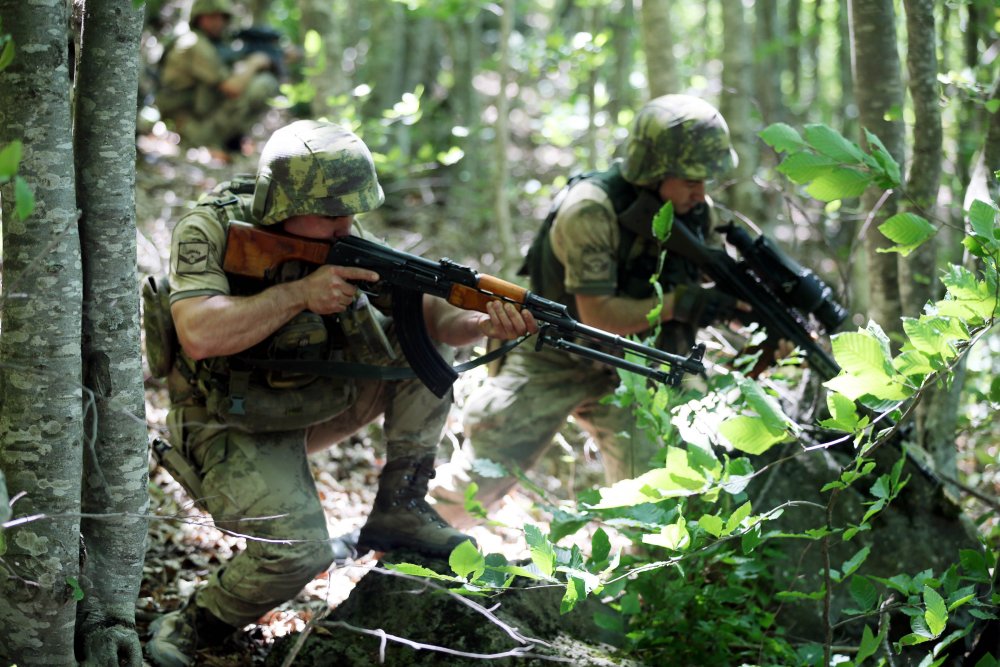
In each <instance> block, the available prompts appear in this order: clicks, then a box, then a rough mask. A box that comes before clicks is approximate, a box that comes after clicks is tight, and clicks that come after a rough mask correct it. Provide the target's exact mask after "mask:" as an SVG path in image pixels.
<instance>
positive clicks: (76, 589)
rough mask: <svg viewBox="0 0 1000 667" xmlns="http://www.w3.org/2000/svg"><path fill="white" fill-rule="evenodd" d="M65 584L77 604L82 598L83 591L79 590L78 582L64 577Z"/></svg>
mask: <svg viewBox="0 0 1000 667" xmlns="http://www.w3.org/2000/svg"><path fill="white" fill-rule="evenodd" d="M66 583H67V584H68V585H69V587H70V589H71V590H72V595H73V599H74V600H76V601H77V602H79V601H80V600H82V599H83V598H84V595H83V589H82V588H80V582H79V581H78V580H77V578H76V577H66Z"/></svg>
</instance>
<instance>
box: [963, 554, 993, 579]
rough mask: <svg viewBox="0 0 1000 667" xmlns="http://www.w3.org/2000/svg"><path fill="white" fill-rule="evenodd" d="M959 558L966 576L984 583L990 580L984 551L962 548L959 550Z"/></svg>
mask: <svg viewBox="0 0 1000 667" xmlns="http://www.w3.org/2000/svg"><path fill="white" fill-rule="evenodd" d="M958 559H959V562H960V563H961V564H962V571H963V572H964V573H965V576H966V577H968V578H969V579H971V580H972V581H978V582H982V583H988V582H989V581H990V572H989V570H988V569H987V568H986V560H985V559H984V558H983V554H982V553H980V552H979V551H974V550H973V549H962V550H960V551H959V552H958Z"/></svg>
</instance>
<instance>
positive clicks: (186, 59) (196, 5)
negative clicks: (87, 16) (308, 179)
mask: <svg viewBox="0 0 1000 667" xmlns="http://www.w3.org/2000/svg"><path fill="white" fill-rule="evenodd" d="M232 16H233V6H232V3H231V1H230V0H193V2H192V3H191V11H190V18H189V20H188V29H187V30H186V31H183V32H181V33H180V34H179V35H177V36H176V37H174V38H173V39H172V40H171V41H170V42H169V43H168V45H167V47H166V48H165V51H164V54H163V56H162V60H161V66H160V73H159V79H160V82H159V89H158V91H157V93H156V106H157V108H158V109H159V111H160V115H161V116H162V117H163V118H164V119H167V120H170V121H173V124H174V129H176V130H177V132H178V133H179V134H180V136H181V140H182V141H183V142H184V143H185V144H186V145H189V146H206V147H208V148H209V149H212V151H213V154H214V155H216V157H219V158H222V159H226V157H227V154H226V151H229V152H238V151H240V149H241V144H242V141H243V138H244V137H245V136H247V135H248V134H249V132H250V129H251V128H252V127H253V124H254V123H255V122H256V121H257V119H258V118H260V116H261V115H262V114H263V112H264V111H266V110H267V103H268V100H270V99H271V98H272V97H274V96H275V95H277V94H278V79H277V77H276V76H275V74H274V72H275V71H276V69H277V68H278V67H279V66H280V63H276V62H274V59H273V58H272V56H269V55H268V54H267V53H263V52H260V51H257V52H253V53H250V54H249V55H247V56H246V57H244V58H242V59H240V60H236V61H235V62H231V60H230V58H228V57H227V56H228V55H229V54H231V53H233V51H232V49H231V48H230V46H229V43H228V41H227V39H228V35H227V30H228V28H229V23H230V21H231V20H232Z"/></svg>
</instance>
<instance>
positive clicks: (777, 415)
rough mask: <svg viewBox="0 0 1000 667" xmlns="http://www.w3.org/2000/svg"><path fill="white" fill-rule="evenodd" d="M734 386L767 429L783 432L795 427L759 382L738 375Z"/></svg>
mask: <svg viewBox="0 0 1000 667" xmlns="http://www.w3.org/2000/svg"><path fill="white" fill-rule="evenodd" d="M736 386H737V387H739V389H740V393H741V394H742V395H743V398H745V399H746V401H747V405H749V406H750V408H751V409H752V410H753V411H754V412H756V413H757V415H758V416H760V418H761V419H763V420H764V423H765V424H766V425H767V428H768V430H769V431H772V432H779V431H781V432H784V431H786V430H794V429H795V424H794V422H793V421H792V420H791V419H789V418H788V417H787V416H786V415H785V413H784V412H782V410H781V406H780V405H778V402H777V401H775V400H774V399H773V398H771V397H770V396H769V395H768V394H767V393H765V392H764V390H763V389H762V388H761V386H760V385H759V384H757V383H756V382H754V381H753V380H751V379H750V378H748V377H745V376H743V375H738V376H737V378H736Z"/></svg>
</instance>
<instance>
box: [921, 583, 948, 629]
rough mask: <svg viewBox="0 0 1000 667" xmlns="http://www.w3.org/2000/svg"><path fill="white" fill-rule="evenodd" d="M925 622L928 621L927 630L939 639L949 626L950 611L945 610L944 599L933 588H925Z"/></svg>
mask: <svg viewBox="0 0 1000 667" xmlns="http://www.w3.org/2000/svg"><path fill="white" fill-rule="evenodd" d="M924 607H925V608H926V610H925V611H924V620H925V621H927V629H928V630H930V631H931V633H932V634H933V635H934V636H935V637H939V636H940V635H941V633H942V632H944V629H945V626H947V625H948V609H947V608H945V605H944V598H942V597H941V595H940V594H939V593H938V592H937V591H936V590H934V589H933V588H931V587H930V586H924Z"/></svg>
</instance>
